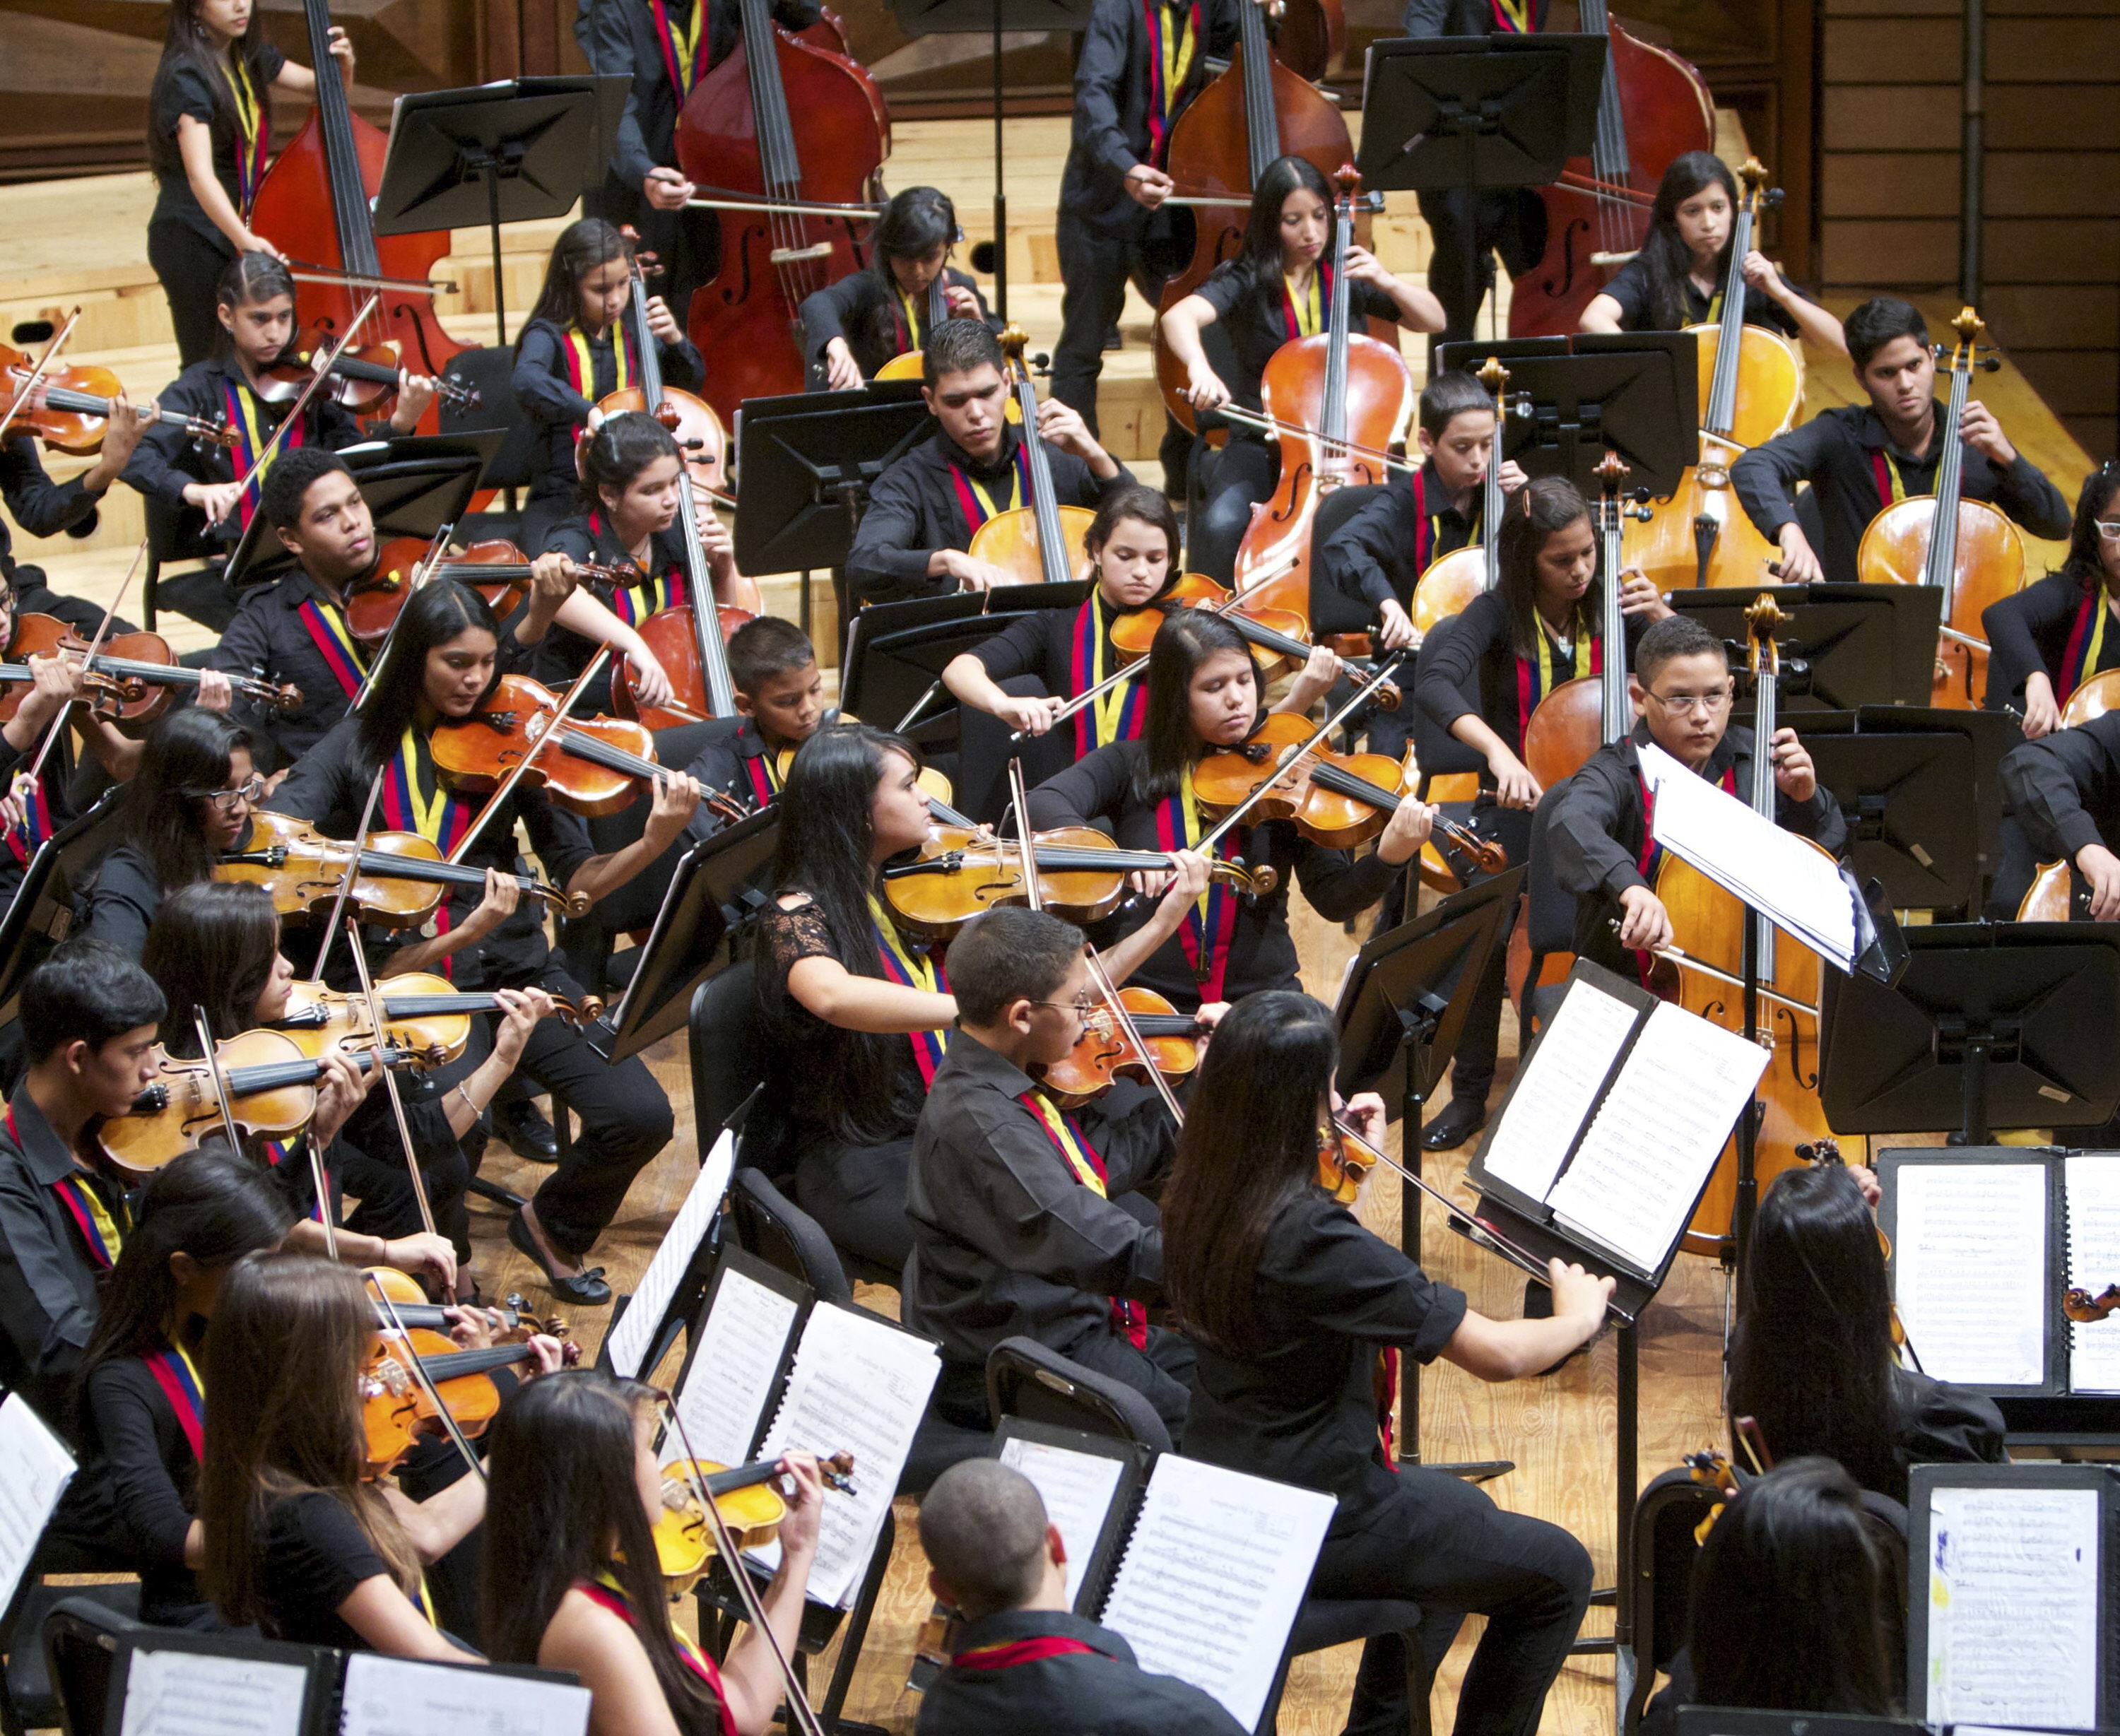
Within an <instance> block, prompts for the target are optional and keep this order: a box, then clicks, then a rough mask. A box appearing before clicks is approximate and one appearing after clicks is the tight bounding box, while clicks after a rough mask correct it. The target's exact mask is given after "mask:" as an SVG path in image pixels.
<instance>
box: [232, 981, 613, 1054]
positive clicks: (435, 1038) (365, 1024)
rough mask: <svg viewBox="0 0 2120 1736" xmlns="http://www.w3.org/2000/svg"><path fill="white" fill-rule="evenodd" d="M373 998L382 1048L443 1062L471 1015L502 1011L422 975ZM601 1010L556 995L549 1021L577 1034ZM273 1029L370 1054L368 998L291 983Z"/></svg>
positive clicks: (590, 1001) (460, 1044) (382, 988)
mask: <svg viewBox="0 0 2120 1736" xmlns="http://www.w3.org/2000/svg"><path fill="white" fill-rule="evenodd" d="M376 998H377V999H378V1000H379V1001H381V1002H382V1004H383V1026H384V1040H385V1041H386V1042H390V1043H393V1044H394V1045H395V1046H397V1047H399V1048H402V1049H417V1050H419V1051H422V1052H423V1053H427V1054H437V1053H438V1054H439V1055H441V1056H443V1057H444V1060H446V1061H455V1060H458V1058H459V1057H461V1056H462V1055H463V1051H464V1046H465V1044H466V1043H467V1042H469V1041H470V1038H471V1020H472V1014H474V1013H497V1012H500V1011H502V1010H503V1008H502V1006H501V1002H500V996H497V995H481V994H477V993H473V992H472V991H467V990H464V989H460V988H458V987H457V986H455V985H454V984H453V983H452V982H450V981H449V978H448V977H439V976H435V975H433V974H431V973H430V972H425V971H415V972H407V974H405V975H403V976H398V977H387V978H385V979H384V983H383V984H379V985H378V986H377V989H376ZM603 1009H604V1003H603V1002H602V1000H600V999H598V998H597V996H594V995H584V996H582V997H581V999H580V1000H579V1001H576V1000H569V999H568V998H567V997H566V996H560V995H556V996H553V997H552V1016H553V1017H554V1018H556V1019H564V1020H565V1021H566V1023H569V1024H570V1025H572V1026H574V1028H576V1029H577V1030H579V1029H580V1028H582V1027H583V1025H586V1024H590V1023H593V1022H594V1021H595V1020H597V1019H599V1018H601V1017H602V1015H603ZM272 1028H273V1029H274V1030H277V1031H286V1032H287V1033H289V1034H291V1035H292V1036H295V1037H297V1038H298V1039H300V1038H303V1037H322V1038H323V1041H324V1042H325V1043H326V1044H327V1045H328V1046H329V1047H335V1048H340V1049H343V1050H345V1051H346V1052H347V1053H348V1054H355V1053H359V1052H361V1051H365V1050H367V1049H370V1048H372V1047H374V1042H375V1038H374V1025H373V1024H372V1023H371V1022H370V1019H369V1014H368V997H367V996H365V995H355V994H342V993H341V992H340V991H338V990H337V989H333V988H328V987H327V986H325V985H324V984H323V983H321V982H297V983H295V985H294V988H293V992H292V995H291V998H290V1000H288V1003H287V1010H286V1012H284V1013H282V1014H281V1015H280V1017H279V1018H278V1019H276V1020H274V1021H273V1023H272Z"/></svg>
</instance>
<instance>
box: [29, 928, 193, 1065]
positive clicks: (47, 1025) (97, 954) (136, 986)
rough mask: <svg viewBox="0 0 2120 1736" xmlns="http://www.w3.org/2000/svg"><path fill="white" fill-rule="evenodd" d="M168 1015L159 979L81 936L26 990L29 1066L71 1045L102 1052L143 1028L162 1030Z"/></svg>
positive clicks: (36, 973)
mask: <svg viewBox="0 0 2120 1736" xmlns="http://www.w3.org/2000/svg"><path fill="white" fill-rule="evenodd" d="M165 1010H167V1003H166V1002H165V1000H163V998H162V991H160V989H158V988H156V986H155V979H154V978H153V977H151V976H149V975H148V974H147V973H146V972H145V971H143V970H142V969H141V968H140V967H139V965H138V964H137V963H136V962H135V961H134V960H132V959H129V958H128V957H127V956H126V955H125V954H123V953H122V952H120V951H119V949H117V948H116V947H114V946H112V945H109V943H108V942H106V941H102V940H91V939H90V938H89V937H88V936H87V935H81V936H79V937H78V938H77V939H75V940H69V941H67V944H66V945H63V946H62V947H61V948H60V949H58V951H57V952H55V953H53V954H52V955H51V957H50V958H49V959H45V960H44V963H42V964H40V965H39V966H38V967H37V968H35V970H33V971H31V972H30V976H29V980H28V981H27V982H25V983H24V984H23V985H22V1017H21V1023H22V1038H23V1042H24V1045H25V1047H26V1051H27V1053H28V1055H29V1059H30V1065H31V1066H35V1065H36V1064H37V1063H38V1062H40V1061H43V1060H44V1059H45V1058H46V1057H47V1056H52V1055H55V1054H57V1053H58V1051H60V1050H61V1049H63V1048H64V1047H66V1046H67V1044H68V1043H70V1042H86V1044H87V1045H88V1046H89V1047H90V1048H91V1049H100V1048H101V1047H103V1046H104V1045H105V1043H107V1042H109V1041H110V1040H111V1039H112V1038H113V1037H123V1035H124V1034H125V1033H127V1032H128V1031H137V1030H138V1029H139V1028H140V1027H141V1026H142V1025H143V1024H145V1025H158V1024H160V1023H161V1022H162V1014H163V1013H164V1012H165Z"/></svg>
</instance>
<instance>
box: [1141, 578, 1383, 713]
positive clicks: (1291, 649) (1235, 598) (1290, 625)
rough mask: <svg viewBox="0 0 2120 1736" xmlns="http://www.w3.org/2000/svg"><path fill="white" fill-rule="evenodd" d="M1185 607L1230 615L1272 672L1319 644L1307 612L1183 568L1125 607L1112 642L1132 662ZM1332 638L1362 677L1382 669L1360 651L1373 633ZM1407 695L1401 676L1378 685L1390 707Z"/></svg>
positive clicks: (1300, 663) (1379, 695) (1298, 661)
mask: <svg viewBox="0 0 2120 1736" xmlns="http://www.w3.org/2000/svg"><path fill="white" fill-rule="evenodd" d="M1180 609H1204V610H1206V611H1207V612H1208V613H1209V614H1211V615H1219V616H1220V618H1221V619H1222V620H1225V621H1227V622H1228V623H1229V624H1230V625H1231V626H1232V627H1234V628H1235V629H1237V633H1238V635H1239V637H1240V638H1242V639H1243V640H1244V643H1246V644H1248V645H1249V646H1251V647H1252V648H1253V651H1254V652H1264V653H1265V656H1264V657H1262V658H1261V660H1260V661H1262V663H1263V664H1265V665H1266V666H1267V669H1268V672H1269V673H1271V672H1272V670H1273V669H1274V668H1277V667H1279V666H1281V660H1282V659H1285V660H1286V661H1288V662H1290V663H1292V664H1294V665H1295V666H1296V667H1298V668H1300V667H1301V666H1303V665H1304V663H1305V662H1306V661H1309V657H1310V652H1311V650H1312V645H1311V642H1310V638H1309V634H1310V622H1309V619H1308V618H1307V617H1306V616H1304V615H1298V614H1296V613H1295V612H1294V611H1293V610H1286V609H1266V608H1256V607H1247V606H1246V605H1245V602H1244V594H1243V593H1242V592H1236V591H1230V590H1228V589H1225V587H1223V586H1221V585H1219V584H1217V583H1216V582H1215V581H1214V580H1213V579H1211V578H1208V577H1207V576H1206V574H1205V573H1180V574H1179V576H1178V578H1177V580H1176V582H1175V583H1173V584H1172V585H1171V586H1170V587H1169V589H1168V590H1166V591H1165V592H1164V593H1163V595H1162V596H1159V597H1155V598H1154V599H1153V600H1151V601H1149V602H1147V603H1145V604H1143V605H1142V606H1141V607H1140V608H1138V609H1128V610H1124V611H1123V612H1122V613H1121V614H1120V615H1118V617H1117V619H1115V620H1113V622H1112V648H1113V650H1114V651H1116V652H1118V654H1119V656H1120V657H1123V658H1125V659H1126V660H1127V661H1128V662H1132V661H1135V660H1137V659H1138V658H1141V657H1146V656H1147V655H1148V652H1149V649H1150V648H1151V646H1152V645H1153V644H1154V643H1155V634H1156V629H1158V628H1160V626H1162V624H1164V622H1165V620H1167V619H1169V616H1170V615H1172V614H1174V612H1175V611H1176V610H1180ZM1327 643H1328V644H1329V645H1330V646H1331V647H1332V649H1333V650H1334V651H1336V652H1337V651H1340V650H1341V648H1342V647H1343V646H1344V647H1345V648H1346V653H1345V655H1344V656H1343V657H1342V661H1344V662H1345V663H1346V666H1347V667H1348V669H1349V670H1351V671H1353V672H1354V674H1355V675H1356V676H1357V677H1359V678H1360V679H1362V680H1367V679H1368V678H1369V676H1371V675H1374V674H1375V673H1376V669H1375V667H1374V666H1373V665H1372V664H1370V663H1369V661H1367V660H1366V659H1365V657H1363V656H1361V655H1360V654H1358V648H1359V652H1367V651H1368V650H1369V635H1368V634H1336V635H1334V636H1333V637H1332V638H1331V639H1330V640H1328V641H1327ZM1401 698H1402V695H1401V694H1400V692H1399V689H1398V686H1397V683H1395V682H1392V681H1386V682H1385V683H1384V685H1383V686H1381V687H1379V688H1378V689H1377V693H1376V700H1377V703H1378V705H1379V706H1380V707H1382V708H1383V709H1384V710H1386V711H1397V709H1398V707H1399V701H1400V699H1401Z"/></svg>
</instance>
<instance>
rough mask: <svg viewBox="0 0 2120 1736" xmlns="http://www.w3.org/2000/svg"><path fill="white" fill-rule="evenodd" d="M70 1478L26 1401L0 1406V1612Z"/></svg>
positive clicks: (65, 1457) (14, 1398) (15, 1397)
mask: <svg viewBox="0 0 2120 1736" xmlns="http://www.w3.org/2000/svg"><path fill="white" fill-rule="evenodd" d="M73 1473H74V1462H73V1455H72V1454H71V1453H69V1452H68V1451H67V1449H66V1443H65V1442H64V1441H61V1440H60V1439H59V1437H58V1436H57V1435H55V1434H53V1432H51V1430H50V1429H49V1428H47V1427H45V1426H44V1419H43V1418H40V1416H38V1414H37V1413H36V1411H35V1409H34V1408H33V1407H32V1406H31V1405H30V1401H29V1400H28V1399H25V1398H24V1397H23V1396H22V1395H21V1394H20V1393H19V1392H11V1393H9V1394H8V1395H7V1397H6V1399H4V1400H0V1608H7V1607H8V1606H9V1605H10V1604H12V1603H13V1602H14V1599H15V1588H16V1586H17V1585H19V1584H20V1583H21V1578H22V1575H23V1574H24V1572H25V1571H27V1570H28V1567H29V1565H30V1558H31V1557H33V1556H35V1554H36V1553H37V1545H38V1543H40V1541H42V1540H43V1538H44V1527H45V1526H46V1525H49V1524H50V1523H51V1517H52V1511H53V1509H54V1508H55V1507H57V1506H58V1504H59V1497H60V1496H61V1495H62V1494H63V1493H64V1492H66V1486H67V1483H70V1482H72V1480H73Z"/></svg>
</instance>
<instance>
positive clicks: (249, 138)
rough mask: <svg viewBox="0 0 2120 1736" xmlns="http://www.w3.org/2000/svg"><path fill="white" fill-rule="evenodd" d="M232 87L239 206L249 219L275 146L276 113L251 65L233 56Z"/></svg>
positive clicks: (245, 219) (231, 69)
mask: <svg viewBox="0 0 2120 1736" xmlns="http://www.w3.org/2000/svg"><path fill="white" fill-rule="evenodd" d="M228 91H229V95H230V96H231V97H233V98H234V99H235V127H236V135H237V137H236V146H235V186H236V199H237V208H238V209H239V210H240V211H242V213H243V216H244V221H245V222H248V221H249V218H250V207H251V206H252V205H253V203H255V202H256V201H257V197H258V183H259V182H260V181H262V180H263V179H264V178H265V159H266V157H267V155H268V154H269V153H270V151H271V150H272V111H271V109H269V108H267V105H266V104H265V103H264V102H263V101H262V100H260V98H259V96H258V87H257V86H255V85H253V84H252V83H251V81H250V68H249V67H247V66H246V65H244V63H243V62H242V61H241V60H240V59H239V58H233V57H231V58H230V62H229V67H228Z"/></svg>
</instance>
